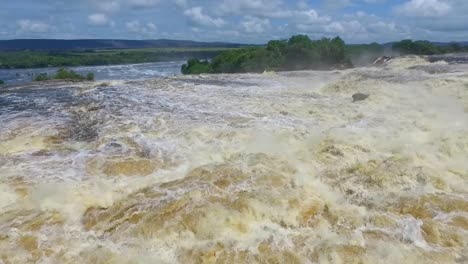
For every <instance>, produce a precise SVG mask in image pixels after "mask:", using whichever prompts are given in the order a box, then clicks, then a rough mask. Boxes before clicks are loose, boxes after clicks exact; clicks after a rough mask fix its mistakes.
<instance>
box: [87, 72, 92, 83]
mask: <svg viewBox="0 0 468 264" xmlns="http://www.w3.org/2000/svg"><path fill="white" fill-rule="evenodd" d="M86 80H88V81H94V73H92V72H90V73H88V74H87V75H86Z"/></svg>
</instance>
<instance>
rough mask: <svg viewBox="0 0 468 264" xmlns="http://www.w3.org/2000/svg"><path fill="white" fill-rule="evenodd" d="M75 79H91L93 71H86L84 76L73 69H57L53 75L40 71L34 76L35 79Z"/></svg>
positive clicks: (92, 78)
mask: <svg viewBox="0 0 468 264" xmlns="http://www.w3.org/2000/svg"><path fill="white" fill-rule="evenodd" d="M51 79H54V80H77V81H85V80H88V81H93V80H94V73H91V72H90V73H88V74H87V75H86V76H83V75H81V74H79V73H77V72H75V71H73V70H67V69H64V68H62V69H59V70H58V71H57V72H56V73H55V75H53V76H49V75H47V73H40V74H38V75H36V77H35V78H34V80H35V81H47V80H51Z"/></svg>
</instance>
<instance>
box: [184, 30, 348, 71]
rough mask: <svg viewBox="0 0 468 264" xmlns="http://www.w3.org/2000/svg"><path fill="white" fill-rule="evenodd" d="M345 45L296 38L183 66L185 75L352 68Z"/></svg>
mask: <svg viewBox="0 0 468 264" xmlns="http://www.w3.org/2000/svg"><path fill="white" fill-rule="evenodd" d="M345 53H346V51H345V43H344V41H343V40H342V39H341V38H339V37H336V38H333V39H328V38H323V39H320V40H311V39H310V38H309V37H308V36H306V35H297V36H293V37H291V38H290V39H289V40H287V41H286V40H273V41H270V42H268V45H267V46H266V47H256V48H246V49H236V50H229V51H224V52H221V53H220V54H219V55H218V56H216V57H215V58H214V59H213V60H212V61H211V62H207V61H199V60H194V59H191V60H189V61H188V62H187V64H185V65H183V66H182V73H184V74H200V73H238V72H263V71H265V70H281V71H290V70H306V69H330V68H336V67H338V68H345V67H350V66H351V63H350V61H349V60H348V59H347V57H346V54H345Z"/></svg>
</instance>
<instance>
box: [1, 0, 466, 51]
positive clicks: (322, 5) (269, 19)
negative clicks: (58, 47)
mask: <svg viewBox="0 0 468 264" xmlns="http://www.w3.org/2000/svg"><path fill="white" fill-rule="evenodd" d="M0 24H1V25H2V26H1V27H0V39H14V38H63V39H76V38H107V39H109V38H118V39H159V38H169V39H191V40H198V41H229V42H239V43H264V42H266V41H267V40H270V39H278V38H286V37H288V36H291V35H293V34H299V33H301V34H308V35H309V36H310V37H312V38H320V37H332V36H336V35H339V36H341V37H342V38H343V39H345V41H346V42H349V43H369V42H374V41H375V42H388V41H394V40H400V39H403V38H412V39H428V40H433V41H460V40H465V41H468V0H314V1H313V0H0Z"/></svg>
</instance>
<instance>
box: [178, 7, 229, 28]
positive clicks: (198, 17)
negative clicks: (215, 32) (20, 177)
mask: <svg viewBox="0 0 468 264" xmlns="http://www.w3.org/2000/svg"><path fill="white" fill-rule="evenodd" d="M184 15H185V16H186V17H188V18H189V19H190V21H191V22H192V23H194V24H196V25H200V26H208V27H222V26H224V25H225V24H226V22H225V21H224V20H223V19H221V18H212V17H210V16H208V15H206V14H204V13H203V8H201V7H193V8H191V9H188V10H185V12H184Z"/></svg>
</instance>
